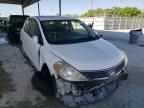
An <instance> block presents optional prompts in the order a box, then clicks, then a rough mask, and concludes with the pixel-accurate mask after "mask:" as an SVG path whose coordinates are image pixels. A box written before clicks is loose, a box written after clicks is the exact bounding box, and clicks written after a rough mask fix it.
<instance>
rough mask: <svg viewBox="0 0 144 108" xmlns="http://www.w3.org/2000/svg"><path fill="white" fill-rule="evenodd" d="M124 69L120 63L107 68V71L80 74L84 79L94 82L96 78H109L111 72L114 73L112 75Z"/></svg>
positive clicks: (123, 64) (123, 63)
mask: <svg viewBox="0 0 144 108" xmlns="http://www.w3.org/2000/svg"><path fill="white" fill-rule="evenodd" d="M124 67H125V62H124V61H122V62H121V63H120V64H118V65H116V66H114V67H112V68H108V69H103V70H99V71H92V72H89V71H85V72H81V74H83V75H84V76H85V77H87V78H88V79H89V80H94V79H96V78H104V77H109V76H110V74H111V72H114V74H116V73H118V72H120V71H122V69H123V68H124Z"/></svg>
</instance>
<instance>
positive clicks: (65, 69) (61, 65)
mask: <svg viewBox="0 0 144 108" xmlns="http://www.w3.org/2000/svg"><path fill="white" fill-rule="evenodd" d="M53 68H54V70H55V72H56V73H57V74H58V75H59V76H60V77H62V78H63V79H65V80H68V81H87V80H88V79H87V78H86V77H85V76H83V75H82V74H80V73H79V72H78V71H77V70H76V69H74V68H73V67H72V66H71V65H69V64H67V63H66V62H64V61H60V62H57V63H55V64H54V66H53Z"/></svg>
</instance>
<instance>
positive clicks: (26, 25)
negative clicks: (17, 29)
mask: <svg viewBox="0 0 144 108" xmlns="http://www.w3.org/2000/svg"><path fill="white" fill-rule="evenodd" d="M24 31H25V32H26V33H27V34H28V35H30V20H27V21H26V23H25V27H24Z"/></svg>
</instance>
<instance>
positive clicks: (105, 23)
mask: <svg viewBox="0 0 144 108" xmlns="http://www.w3.org/2000/svg"><path fill="white" fill-rule="evenodd" d="M80 20H82V21H83V22H85V23H86V24H90V23H92V22H94V29H97V30H121V29H135V28H144V18H137V17H86V18H80Z"/></svg>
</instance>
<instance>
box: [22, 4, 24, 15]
mask: <svg viewBox="0 0 144 108" xmlns="http://www.w3.org/2000/svg"><path fill="white" fill-rule="evenodd" d="M22 15H24V7H23V6H22Z"/></svg>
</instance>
